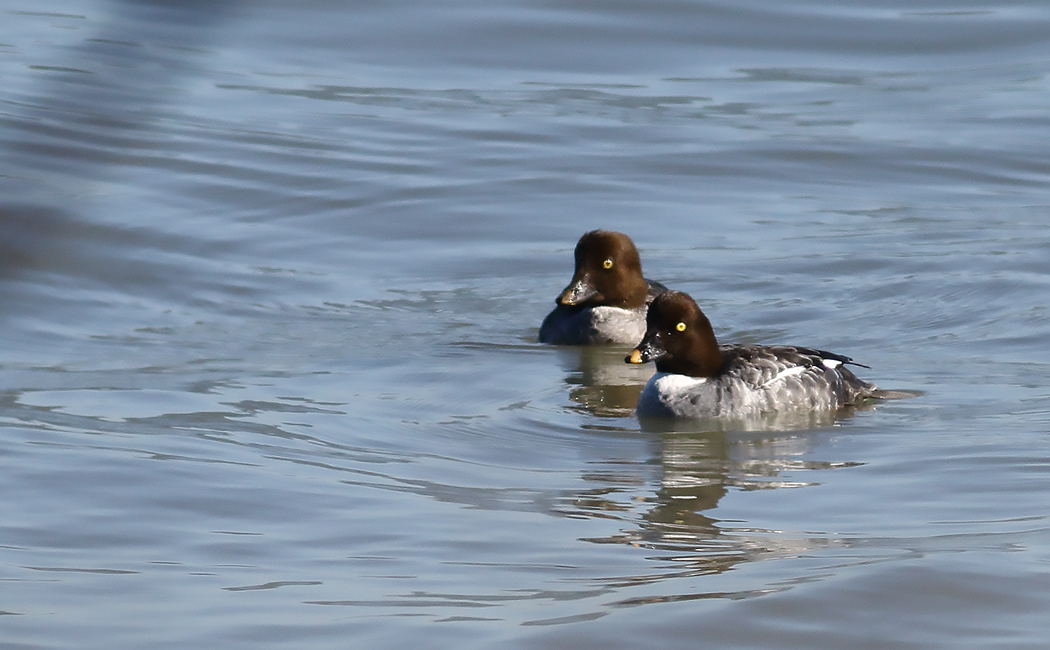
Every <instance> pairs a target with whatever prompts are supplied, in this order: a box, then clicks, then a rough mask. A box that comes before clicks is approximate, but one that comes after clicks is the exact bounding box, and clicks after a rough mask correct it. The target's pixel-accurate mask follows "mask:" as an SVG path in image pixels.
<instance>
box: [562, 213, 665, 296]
mask: <svg viewBox="0 0 1050 650" xmlns="http://www.w3.org/2000/svg"><path fill="white" fill-rule="evenodd" d="M648 290H649V287H648V285H647V284H646V282H645V278H643V277H642V261H641V259H640V258H639V257H638V249H637V248H635V247H634V242H632V241H631V238H630V237H628V236H627V235H625V234H623V233H622V232H613V231H611V230H592V231H590V232H588V233H585V234H584V235H583V237H580V241H579V242H578V243H577V244H576V272H575V273H574V274H573V276H572V282H570V283H569V286H567V287H565V290H564V291H562V292H561V294H560V295H559V296H558V298H557V299H556V300H555V302H557V303H558V304H559V305H578V306H581V307H597V306H600V305H608V306H611V307H622V308H624V309H634V308H636V307H641V306H642V305H644V304H645V298H646V294H647V292H648Z"/></svg>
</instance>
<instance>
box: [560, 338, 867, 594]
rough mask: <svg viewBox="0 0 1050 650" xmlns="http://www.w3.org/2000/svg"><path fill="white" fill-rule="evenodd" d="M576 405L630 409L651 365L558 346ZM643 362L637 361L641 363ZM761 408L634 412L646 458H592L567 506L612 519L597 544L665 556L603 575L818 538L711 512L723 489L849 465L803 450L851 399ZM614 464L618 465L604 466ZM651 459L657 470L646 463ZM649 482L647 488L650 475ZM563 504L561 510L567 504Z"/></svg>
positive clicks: (690, 564)
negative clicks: (729, 416)
mask: <svg viewBox="0 0 1050 650" xmlns="http://www.w3.org/2000/svg"><path fill="white" fill-rule="evenodd" d="M561 354H562V355H563V356H562V362H563V365H564V366H565V368H566V371H567V378H566V382H567V383H568V384H570V385H571V386H572V388H571V389H570V395H569V396H570V399H571V400H572V401H573V402H574V403H575V405H576V406H577V408H579V409H582V410H585V411H587V412H589V413H592V414H594V415H597V416H600V417H630V416H631V415H633V411H634V406H635V404H636V403H637V400H638V396H639V395H640V394H641V390H642V388H643V386H644V384H645V382H646V381H647V380H648V379H649V376H651V374H652V372H651V371H648V372H646V371H643V372H637V370H638V367H637V366H636V367H634V368H632V367H630V366H629V365H628V364H624V363H623V356H622V355H623V350H622V349H621V348H618V347H600V346H591V347H581V348H571V349H568V348H567V349H565V350H563V351H562V353H561ZM643 370H644V369H643ZM863 408H871V407H870V406H869V407H849V408H846V409H841V410H838V411H825V412H812V411H805V412H797V413H792V412H788V413H766V414H761V415H757V416H754V417H749V418H746V419H738V420H726V419H718V420H708V421H700V420H682V419H642V420H640V421H639V424H640V429H641V432H642V434H643V435H645V436H647V437H648V438H649V440H650V441H651V443H652V455H653V456H652V458H651V459H650V460H649V461H648V462H647V463H645V464H644V466H639V467H637V470H638V472H640V473H642V474H645V475H646V477H645V478H642V477H641V476H639V474H638V473H633V474H632V473H630V472H624V471H622V470H623V465H622V462H623V461H622V460H619V461H612V460H610V461H609V465H610V471H607V472H602V471H595V468H594V467H593V466H592V467H590V468H589V469H588V471H587V474H586V475H585V476H584V478H585V479H586V480H587V481H588V482H589V483H590V484H591V485H592V489H588V490H586V491H585V492H584V493H580V494H577V495H575V497H574V500H573V504H572V506H570V507H569V508H567V510H571V511H573V514H575V515H577V516H589V517H602V518H607V519H616V520H619V521H621V522H623V523H624V524H625V526H623V528H622V529H621V530H620V531H619V532H618V533H616V534H614V535H610V536H607V537H597V538H595V537H592V538H587V539H586V541H590V542H593V543H600V544H627V545H631V546H637V547H640V548H646V549H652V550H656V551H662V552H665V554H663V555H661V556H660V557H658V558H654V559H658V560H664V561H667V562H669V564H668V565H667V566H666V567H665V568H664V570H661V571H655V572H652V573H651V574H649V575H645V576H632V577H619V578H613V579H610V581H611V582H620V581H624V582H626V583H632V584H634V583H637V582H639V581H641V582H650V581H657V580H663V579H666V578H668V577H678V576H682V575H697V574H706V573H719V572H722V571H726V570H728V569H729V568H731V567H733V566H735V565H736V564H739V563H741V562H747V561H752V560H756V559H760V558H766V557H783V556H787V555H793V554H798V553H803V552H806V551H808V550H811V549H814V548H818V547H821V548H823V547H826V546H827V545H828V544H829V543H830V542H829V541H828V539H827V538H826V537H824V536H820V535H811V534H806V533H802V532H800V533H798V534H790V533H786V532H784V531H767V530H761V529H758V528H755V527H753V526H743V525H739V524H733V523H728V522H725V521H722V520H720V519H718V518H717V517H715V516H714V513H715V511H716V509H717V508H718V505H719V502H720V501H721V500H722V498H723V497H725V496H726V494H728V493H729V492H730V490H733V489H736V490H745V491H751V490H768V489H779V488H799V487H805V486H809V485H815V484H816V479H812V480H806V477H805V472H807V471H810V470H828V469H835V468H842V467H851V466H856V465H859V463H855V462H849V461H844V462H827V461H815V460H809V459H808V458H807V457H808V456H810V455H811V453H812V452H813V450H814V448H815V447H816V446H817V445H819V443H820V441H821V440H823V439H825V438H826V435H827V432H828V430H829V428H830V427H832V426H834V425H836V423H839V422H841V421H842V420H844V419H847V418H850V417H852V415H853V414H854V413H855V412H856V411H857V410H860V409H863ZM613 466H619V470H620V471H617V470H614V469H612V467H613ZM653 466H656V467H658V472H659V473H658V475H657V476H653V474H651V473H649V468H651V467H653ZM654 479H655V480H656V482H657V483H656V488H655V490H653V488H652V486H653V481H654ZM567 514H568V513H567Z"/></svg>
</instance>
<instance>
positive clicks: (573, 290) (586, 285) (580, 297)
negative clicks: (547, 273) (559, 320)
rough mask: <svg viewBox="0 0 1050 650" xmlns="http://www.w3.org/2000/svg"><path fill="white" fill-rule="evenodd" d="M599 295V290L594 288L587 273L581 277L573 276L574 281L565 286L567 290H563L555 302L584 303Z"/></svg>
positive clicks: (560, 303) (570, 304)
mask: <svg viewBox="0 0 1050 650" xmlns="http://www.w3.org/2000/svg"><path fill="white" fill-rule="evenodd" d="M597 295H598V290H597V289H595V288H594V285H593V284H591V281H590V279H589V278H588V277H587V276H586V275H585V276H583V277H581V278H573V279H572V283H571V284H569V286H567V287H565V291H562V292H561V295H559V296H558V299H557V300H555V302H557V303H558V304H559V305H569V306H573V305H582V304H583V303H585V302H587V301H588V300H590V299H591V298H594V297H595V296H597Z"/></svg>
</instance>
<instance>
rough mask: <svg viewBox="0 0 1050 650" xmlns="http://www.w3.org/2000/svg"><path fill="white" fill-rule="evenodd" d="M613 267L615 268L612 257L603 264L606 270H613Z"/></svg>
mask: <svg viewBox="0 0 1050 650" xmlns="http://www.w3.org/2000/svg"><path fill="white" fill-rule="evenodd" d="M612 266H613V261H612V258H611V257H610V258H607V259H606V260H605V261H604V262H602V268H604V269H611V268H612Z"/></svg>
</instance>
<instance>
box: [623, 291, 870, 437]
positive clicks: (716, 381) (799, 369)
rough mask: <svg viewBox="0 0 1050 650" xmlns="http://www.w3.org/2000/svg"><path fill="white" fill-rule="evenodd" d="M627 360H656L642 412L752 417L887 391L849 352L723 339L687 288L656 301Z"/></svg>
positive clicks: (832, 405) (828, 407) (841, 403)
mask: <svg viewBox="0 0 1050 650" xmlns="http://www.w3.org/2000/svg"><path fill="white" fill-rule="evenodd" d="M625 361H626V362H627V363H634V364H641V363H647V362H649V361H655V362H656V373H655V374H654V375H653V376H652V377H651V378H650V379H649V381H648V382H647V383H646V385H645V388H643V389H642V393H641V395H640V396H639V398H638V406H637V408H636V409H635V412H636V414H637V415H638V417H640V418H646V417H673V418H694V419H705V418H749V417H753V416H756V415H760V414H763V413H770V412H774V413H775V412H783V411H794V412H806V411H810V412H814V411H834V410H837V409H840V408H843V407H846V406H850V405H857V404H860V403H861V402H863V401H865V400H868V399H878V398H882V397H884V391H882V390H880V389H879V388H878V387H877V386H875V385H874V384H871V383H869V382H866V381H864V380H862V379H860V378H858V377H857V376H856V375H855V374H853V372H852V371H851V370H850V369H849V368H848V367H847V366H848V365H854V366H859V367H862V368H868V366H865V365H863V364H860V363H856V362H855V361H853V359H851V358H850V357H847V356H844V355H841V354H835V353H833V352H827V351H825V350H817V349H814V348H805V347H798V346H792V345H719V344H718V340H717V339H716V338H715V334H714V330H713V329H712V327H711V322H710V321H709V320H708V319H707V316H705V315H704V313H703V312H702V311H701V310H700V307H698V306H697V304H696V301H695V300H693V298H692V297H691V296H690V295H689V294H687V293H683V292H681V291H672V290H668V291H665V292H663V293H661V294H660V295H658V296H656V298H654V299H653V301H652V303H651V304H650V305H649V310H648V313H647V315H646V330H645V335H644V336H643V337H642V340H641V343H639V344H638V346H637V347H635V348H634V350H632V351H631V353H630V355H628V356H627V358H626V359H625Z"/></svg>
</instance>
